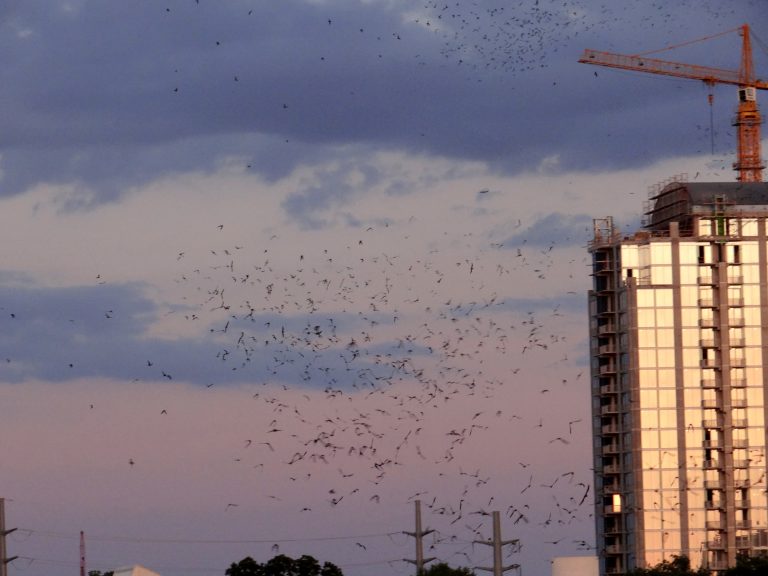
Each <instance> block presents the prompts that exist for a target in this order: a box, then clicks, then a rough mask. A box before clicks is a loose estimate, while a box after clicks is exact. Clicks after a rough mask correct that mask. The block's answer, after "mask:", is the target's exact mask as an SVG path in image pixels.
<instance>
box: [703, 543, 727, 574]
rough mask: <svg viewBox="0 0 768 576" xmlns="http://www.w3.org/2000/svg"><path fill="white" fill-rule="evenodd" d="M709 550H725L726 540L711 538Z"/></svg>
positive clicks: (708, 545) (708, 544)
mask: <svg viewBox="0 0 768 576" xmlns="http://www.w3.org/2000/svg"><path fill="white" fill-rule="evenodd" d="M707 550H725V541H724V540H720V539H717V540H710V541H709V542H707ZM709 567H710V568H712V564H711V563H710V565H709Z"/></svg>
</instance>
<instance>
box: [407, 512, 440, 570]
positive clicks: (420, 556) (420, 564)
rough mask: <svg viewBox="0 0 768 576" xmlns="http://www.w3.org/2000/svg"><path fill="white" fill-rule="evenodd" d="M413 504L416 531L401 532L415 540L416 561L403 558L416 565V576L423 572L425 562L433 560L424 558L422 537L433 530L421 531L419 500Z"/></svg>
mask: <svg viewBox="0 0 768 576" xmlns="http://www.w3.org/2000/svg"><path fill="white" fill-rule="evenodd" d="M415 504H416V531H415V532H405V531H403V534H407V535H408V536H413V537H414V538H415V539H416V559H415V560H411V559H409V558H404V560H405V561H406V562H410V563H411V564H415V565H416V574H417V576H418V575H419V574H421V573H422V571H423V570H424V565H425V564H426V563H427V562H432V560H434V558H424V536H426V535H427V534H430V533H432V532H434V530H432V529H429V530H422V529H421V500H416V502H415Z"/></svg>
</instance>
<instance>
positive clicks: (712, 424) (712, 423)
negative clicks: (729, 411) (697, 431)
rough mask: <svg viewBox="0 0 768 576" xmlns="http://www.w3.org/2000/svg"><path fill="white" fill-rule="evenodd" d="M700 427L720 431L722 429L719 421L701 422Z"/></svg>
mask: <svg viewBox="0 0 768 576" xmlns="http://www.w3.org/2000/svg"><path fill="white" fill-rule="evenodd" d="M701 427H702V428H717V429H720V428H722V427H723V422H722V421H721V420H702V421H701Z"/></svg>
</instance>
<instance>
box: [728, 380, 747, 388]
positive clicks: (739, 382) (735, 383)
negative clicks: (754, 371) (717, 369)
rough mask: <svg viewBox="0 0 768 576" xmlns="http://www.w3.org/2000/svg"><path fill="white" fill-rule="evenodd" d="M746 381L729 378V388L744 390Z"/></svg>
mask: <svg viewBox="0 0 768 576" xmlns="http://www.w3.org/2000/svg"><path fill="white" fill-rule="evenodd" d="M746 386H747V380H746V379H745V378H731V388H746Z"/></svg>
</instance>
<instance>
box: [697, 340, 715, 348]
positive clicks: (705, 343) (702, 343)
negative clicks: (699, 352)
mask: <svg viewBox="0 0 768 576" xmlns="http://www.w3.org/2000/svg"><path fill="white" fill-rule="evenodd" d="M719 345H720V344H719V343H718V342H717V340H715V339H714V338H707V339H705V340H704V339H702V340H699V348H717V347H718V346H719Z"/></svg>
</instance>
